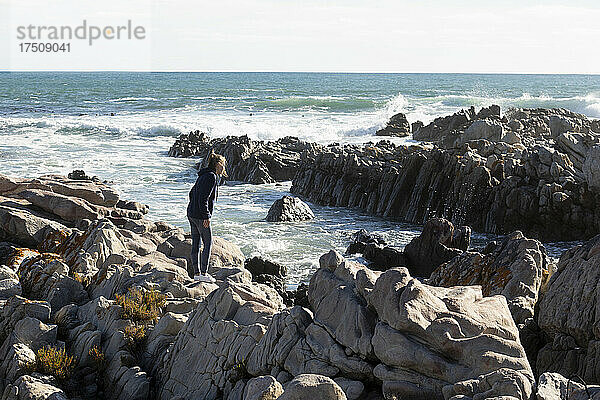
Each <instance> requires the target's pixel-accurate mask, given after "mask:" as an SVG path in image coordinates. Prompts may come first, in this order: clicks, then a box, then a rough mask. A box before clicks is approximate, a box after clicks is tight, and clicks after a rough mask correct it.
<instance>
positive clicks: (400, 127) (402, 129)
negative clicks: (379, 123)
mask: <svg viewBox="0 0 600 400" xmlns="http://www.w3.org/2000/svg"><path fill="white" fill-rule="evenodd" d="M375 135H377V136H399V137H402V136H408V135H410V124H409V123H408V120H407V119H406V115H404V114H403V113H398V114H395V115H394V116H392V117H391V118H390V120H389V122H388V123H387V125H386V126H385V127H384V128H382V129H379V130H378V131H377V132H375Z"/></svg>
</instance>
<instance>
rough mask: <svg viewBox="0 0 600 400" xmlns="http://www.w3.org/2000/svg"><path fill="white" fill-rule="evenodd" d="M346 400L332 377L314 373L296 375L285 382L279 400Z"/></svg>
mask: <svg viewBox="0 0 600 400" xmlns="http://www.w3.org/2000/svg"><path fill="white" fill-rule="evenodd" d="M304 399H331V400H346V395H345V394H344V391H343V390H342V389H341V388H340V387H339V386H338V384H337V383H335V382H334V381H333V380H332V379H330V378H328V377H326V376H321V375H315V374H302V375H298V376H297V377H295V378H294V379H292V380H291V381H289V382H288V383H286V384H285V390H284V392H283V394H282V395H281V396H280V397H279V400H304Z"/></svg>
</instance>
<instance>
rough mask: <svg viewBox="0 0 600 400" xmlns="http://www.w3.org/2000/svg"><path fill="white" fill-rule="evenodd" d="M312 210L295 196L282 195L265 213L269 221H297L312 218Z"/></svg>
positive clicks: (313, 216)
mask: <svg viewBox="0 0 600 400" xmlns="http://www.w3.org/2000/svg"><path fill="white" fill-rule="evenodd" d="M314 218H315V215H314V214H313V212H312V210H311V209H310V207H309V206H308V204H306V203H305V202H303V201H302V200H300V199H299V198H297V197H292V196H283V197H282V198H281V199H279V200H276V201H275V203H273V205H272V206H271V208H270V209H269V212H268V213H267V221H269V222H297V221H307V220H310V219H314Z"/></svg>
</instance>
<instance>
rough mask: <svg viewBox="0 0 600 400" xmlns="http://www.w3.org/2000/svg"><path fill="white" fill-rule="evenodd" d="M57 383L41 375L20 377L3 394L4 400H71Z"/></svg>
mask: <svg viewBox="0 0 600 400" xmlns="http://www.w3.org/2000/svg"><path fill="white" fill-rule="evenodd" d="M55 385H56V382H55V381H54V380H53V379H52V378H50V377H48V376H44V375H41V374H37V373H34V374H31V375H23V376H20V377H19V378H18V379H17V380H16V381H15V382H14V383H12V384H10V385H8V386H7V387H6V389H4V393H3V394H2V400H69V398H68V397H67V395H66V394H65V393H64V392H63V391H62V390H61V389H59V388H58V387H56V386H55Z"/></svg>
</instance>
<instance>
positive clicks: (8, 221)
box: [0, 197, 70, 248]
mask: <svg viewBox="0 0 600 400" xmlns="http://www.w3.org/2000/svg"><path fill="white" fill-rule="evenodd" d="M1 200H2V197H0V201H1ZM11 202H12V201H11ZM6 204H7V202H6V201H2V202H1V203H0V241H11V242H13V243H16V244H20V245H22V246H25V247H32V248H36V247H38V246H39V245H40V244H41V243H42V242H43V241H44V240H45V239H46V238H47V237H48V235H50V234H52V233H54V232H65V234H68V233H70V229H69V228H67V227H66V226H65V225H63V224H61V223H60V222H56V221H53V220H51V219H48V218H45V217H41V216H38V215H36V214H33V213H31V212H29V211H26V210H23V209H19V208H16V207H8V206H7V205H6Z"/></svg>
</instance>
